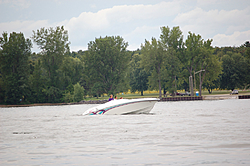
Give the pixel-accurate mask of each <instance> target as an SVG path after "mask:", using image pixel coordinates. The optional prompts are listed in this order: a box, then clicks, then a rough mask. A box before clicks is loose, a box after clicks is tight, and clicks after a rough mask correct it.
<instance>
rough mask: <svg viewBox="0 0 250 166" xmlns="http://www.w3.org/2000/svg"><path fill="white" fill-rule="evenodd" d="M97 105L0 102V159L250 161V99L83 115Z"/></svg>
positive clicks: (5, 162)
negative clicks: (137, 112) (13, 105)
mask: <svg viewBox="0 0 250 166" xmlns="http://www.w3.org/2000/svg"><path fill="white" fill-rule="evenodd" d="M93 106H95V105H72V106H41V107H40V106H39V107H26V108H0V165H226V166H228V165H250V100H247V99H245V100H236V99H235V100H214V101H188V102H184V101H183V102H159V103H156V105H155V107H154V108H153V110H152V111H151V113H152V114H149V115H123V116H121V115H115V116H82V115H81V114H82V113H83V112H84V111H85V110H86V109H88V108H90V107H93Z"/></svg>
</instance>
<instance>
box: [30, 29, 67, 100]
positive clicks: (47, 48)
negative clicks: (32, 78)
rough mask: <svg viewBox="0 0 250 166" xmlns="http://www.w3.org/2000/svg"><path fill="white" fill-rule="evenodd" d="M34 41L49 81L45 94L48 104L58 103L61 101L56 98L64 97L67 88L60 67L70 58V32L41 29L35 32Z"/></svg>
mask: <svg viewBox="0 0 250 166" xmlns="http://www.w3.org/2000/svg"><path fill="white" fill-rule="evenodd" d="M32 39H33V40H34V42H35V43H36V44H37V45H38V47H39V48H40V49H41V52H40V55H41V64H42V68H43V69H44V70H45V73H46V79H47V81H46V82H47V85H46V88H45V89H44V92H45V94H47V95H48V96H47V99H48V102H58V100H59V99H58V98H57V99H56V98H55V97H60V96H62V92H63V89H64V88H66V87H67V85H65V83H64V81H62V78H63V77H64V76H65V75H64V73H63V72H62V70H61V68H60V67H61V66H62V64H63V61H64V59H65V57H67V56H69V44H70V42H68V31H67V30H65V29H64V27H63V26H61V27H56V28H55V29H53V28H49V29H45V28H41V29H40V30H37V31H33V35H32ZM50 90H51V91H50ZM52 92H55V93H56V94H55V95H53V94H51V93H52Z"/></svg>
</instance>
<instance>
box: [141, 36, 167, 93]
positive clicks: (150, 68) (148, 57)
mask: <svg viewBox="0 0 250 166" xmlns="http://www.w3.org/2000/svg"><path fill="white" fill-rule="evenodd" d="M141 52H142V61H141V62H142V63H141V65H142V67H143V68H144V69H145V70H146V71H147V72H149V73H151V75H150V76H149V85H150V86H151V88H156V87H158V89H159V98H161V97H162V93H161V91H162V83H163V79H164V78H165V77H166V57H167V53H166V51H164V47H163V44H162V43H161V42H160V41H157V40H156V39H155V38H152V40H151V42H149V41H147V40H145V44H144V45H141Z"/></svg>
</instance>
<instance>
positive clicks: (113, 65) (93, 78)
mask: <svg viewBox="0 0 250 166" xmlns="http://www.w3.org/2000/svg"><path fill="white" fill-rule="evenodd" d="M127 46H128V43H127V42H125V41H124V40H123V38H121V37H120V36H116V37H114V36H112V37H108V36H106V37H105V38H101V37H100V38H96V39H95V41H91V42H89V44H88V51H86V52H85V54H84V58H83V61H84V67H85V73H86V76H87V77H88V78H87V81H86V82H87V84H88V87H89V89H88V91H89V92H90V91H91V87H92V86H93V85H98V86H99V85H102V86H101V87H103V89H102V92H98V93H101V94H103V93H107V94H110V93H113V94H115V93H117V92H120V91H123V90H124V87H125V86H127V84H128V81H127V77H128V76H127V69H128V65H129V54H128V52H127V50H126V49H127ZM99 87H100V86H99Z"/></svg>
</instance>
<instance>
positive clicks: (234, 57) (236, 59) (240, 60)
mask: <svg viewBox="0 0 250 166" xmlns="http://www.w3.org/2000/svg"><path fill="white" fill-rule="evenodd" d="M222 61H223V62H222V67H223V70H222V72H223V73H222V75H221V81H220V83H221V85H220V87H221V88H222V89H230V90H234V89H235V88H242V87H244V85H245V82H246V81H247V80H246V78H248V75H249V72H248V71H249V70H248V69H249V68H248V64H247V62H246V60H245V58H244V57H243V56H242V55H241V54H240V53H232V52H227V54H226V55H224V56H223V58H222Z"/></svg>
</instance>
